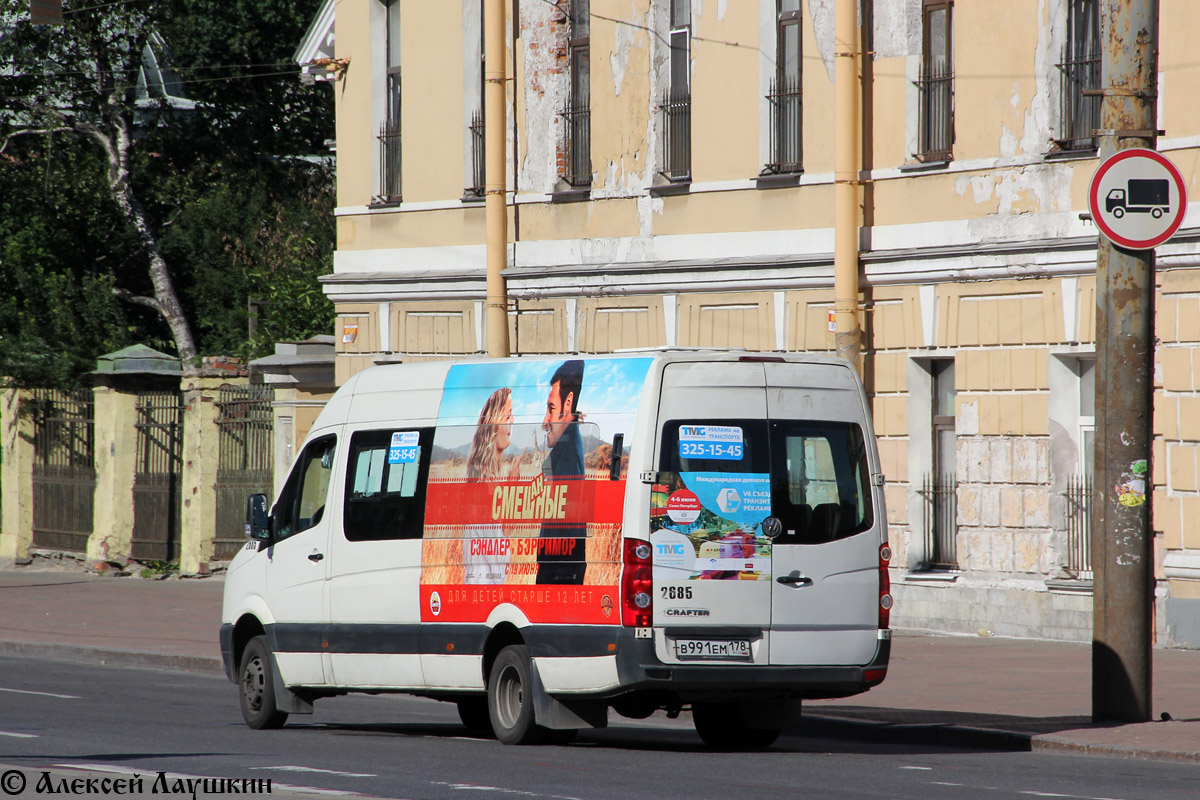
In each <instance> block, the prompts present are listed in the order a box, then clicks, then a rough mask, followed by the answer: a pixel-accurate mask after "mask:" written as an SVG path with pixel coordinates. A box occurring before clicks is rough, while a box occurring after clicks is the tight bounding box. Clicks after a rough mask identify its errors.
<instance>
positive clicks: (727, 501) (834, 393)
mask: <svg viewBox="0 0 1200 800" xmlns="http://www.w3.org/2000/svg"><path fill="white" fill-rule="evenodd" d="M659 412H660V414H659V423H660V442H659V456H658V463H659V470H660V472H659V480H660V482H659V484H658V485H657V486H656V488H655V492H654V494H653V498H654V499H653V500H652V506H655V507H654V508H652V512H651V531H652V534H651V544H652V546H653V549H654V558H655V570H654V577H655V593H654V621H655V625H658V626H665V627H667V628H668V629H670V628H673V627H674V628H679V627H681V626H685V627H686V628H687V629H688V630H689V631H692V632H693V633H696V634H702V633H703V631H702V630H701V629H702V628H704V627H706V626H708V627H712V628H714V629H719V628H724V629H725V630H726V633H728V635H730V636H736V635H740V634H739V632H738V630H737V627H739V626H742V627H747V626H761V628H762V630H764V631H768V632H769V634H768V635H766V636H763V637H762V638H761V640H760V641H758V642H757V643H756V644H755V646H754V658H753V660H754V662H755V663H772V664H798V665H816V664H823V665H852V664H866V663H868V662H870V660H871V658H872V657H873V656H874V654H875V650H876V647H877V644H878V642H877V637H878V634H877V630H878V595H879V587H878V580H879V573H878V569H879V546H880V543H881V540H882V533H881V525H882V522H881V521H880V520H879V519H878V516H879V515H881V514H882V505H881V504H880V503H878V502H875V501H876V500H877V498H875V497H874V496H873V491H874V489H873V486H872V481H871V477H870V476H871V474H872V472H873V471H877V465H876V464H875V456H874V450H873V447H872V446H871V445H872V442H871V439H870V437H871V436H872V433H871V429H870V425H869V423H868V421H867V419H866V408H865V404H864V402H863V400H862V392H861V388H860V386H859V384H858V382H857V380H855V378H854V376H853V374H852V373H851V372H850V370H849V369H846V368H843V367H841V366H840V365H834V364H813V363H786V362H785V363H772V362H749V361H748V362H720V363H708V364H696V363H691V364H671V365H668V366H667V367H666V369H665V371H664V379H663V393H662V400H661V402H660V409H659ZM877 511H878V513H877ZM767 517H775V518H776V519H778V520H779V521H780V523H781V529H782V530H781V532H780V534H779V535H778V537H777V538H775V539H774V540H772V539H769V538H767V536H766V535H765V533H764V530H763V525H762V523H763V521H764V520H765V519H766V518H767ZM668 638H669V639H670V638H672V637H671V634H670V630H668ZM690 646H694V645H690ZM722 647H725V646H724V645H722ZM731 652H732V651H731Z"/></svg>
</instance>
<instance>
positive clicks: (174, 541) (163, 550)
mask: <svg viewBox="0 0 1200 800" xmlns="http://www.w3.org/2000/svg"><path fill="white" fill-rule="evenodd" d="M136 427H137V470H136V472H135V474H134V480H133V543H132V546H131V547H130V555H131V556H132V557H133V558H136V559H138V560H141V561H173V560H175V559H177V558H178V557H179V530H180V501H181V499H182V498H181V494H182V492H181V483H182V482H181V480H180V479H181V476H182V472H183V406H182V400H181V398H180V394H179V392H171V391H167V392H161V391H160V392H142V393H140V394H138V399H137V423H136Z"/></svg>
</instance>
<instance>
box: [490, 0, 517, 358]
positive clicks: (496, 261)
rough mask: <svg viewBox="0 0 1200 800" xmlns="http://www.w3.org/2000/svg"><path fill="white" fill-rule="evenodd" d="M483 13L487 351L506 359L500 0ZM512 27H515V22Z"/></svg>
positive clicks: (504, 124)
mask: <svg viewBox="0 0 1200 800" xmlns="http://www.w3.org/2000/svg"><path fill="white" fill-rule="evenodd" d="M484 4H485V5H484V12H483V82H484V89H483V116H484V123H483V124H484V197H485V207H484V213H485V214H486V219H487V300H486V302H485V303H484V315H485V319H486V322H487V325H486V328H485V334H486V337H487V353H488V355H489V356H490V357H492V358H507V357H508V355H509V348H508V287H507V285H506V283H505V280H504V274H503V272H504V268H505V267H507V266H508V209H507V208H506V204H505V184H504V172H505V152H504V142H505V134H506V132H507V129H508V120H507V109H506V98H505V95H506V86H505V77H506V76H505V74H504V0H484ZM513 24H514V25H515V24H517V23H516V20H514V21H513Z"/></svg>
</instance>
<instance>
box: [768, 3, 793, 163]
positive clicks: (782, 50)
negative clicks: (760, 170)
mask: <svg viewBox="0 0 1200 800" xmlns="http://www.w3.org/2000/svg"><path fill="white" fill-rule="evenodd" d="M800 19H801V15H800V0H776V3H775V76H774V77H773V78H772V79H771V92H770V94H768V95H767V104H768V106H769V108H770V111H771V122H770V126H771V151H770V161H769V162H768V163H767V165H766V169H765V170H764V172H765V173H771V174H781V173H788V172H799V171H800V169H801V160H800V153H801V151H800V121H801V115H800V110H801V102H800V97H801V95H800Z"/></svg>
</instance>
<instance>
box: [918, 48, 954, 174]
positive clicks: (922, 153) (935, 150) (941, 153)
mask: <svg viewBox="0 0 1200 800" xmlns="http://www.w3.org/2000/svg"><path fill="white" fill-rule="evenodd" d="M917 88H918V89H919V90H920V96H921V103H920V107H921V120H920V131H919V138H918V142H917V147H918V153H917V155H918V156H919V157H920V158H921V159H922V160H924V161H949V160H950V158H951V152H950V151H951V146H952V145H953V144H954V72H953V71H952V70H951V69H950V68H949V66H943V65H930V66H927V67H925V68H924V69H923V70H922V72H921V77H920V79H919V80H918V81H917Z"/></svg>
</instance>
